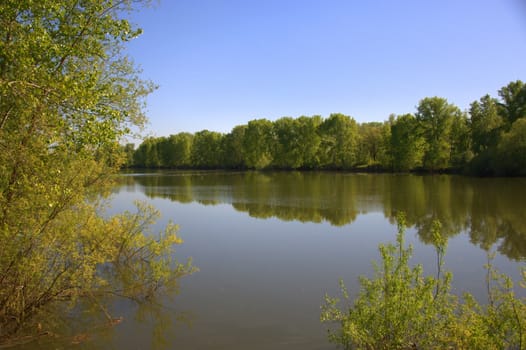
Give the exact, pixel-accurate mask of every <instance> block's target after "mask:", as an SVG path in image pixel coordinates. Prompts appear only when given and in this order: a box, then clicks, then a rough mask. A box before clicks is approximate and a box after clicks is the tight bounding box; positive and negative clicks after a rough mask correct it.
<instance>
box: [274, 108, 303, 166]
mask: <svg viewBox="0 0 526 350" xmlns="http://www.w3.org/2000/svg"><path fill="white" fill-rule="evenodd" d="M298 127H299V124H298V122H297V120H296V119H293V118H290V117H283V118H280V119H278V120H276V121H275V122H273V123H272V130H273V135H274V137H275V142H274V145H273V152H272V153H273V162H272V164H273V165H274V166H275V167H277V168H282V169H297V168H299V167H301V166H302V165H303V157H302V152H301V146H302V145H301V144H300V143H299V141H300V140H299V135H298V133H299V130H298Z"/></svg>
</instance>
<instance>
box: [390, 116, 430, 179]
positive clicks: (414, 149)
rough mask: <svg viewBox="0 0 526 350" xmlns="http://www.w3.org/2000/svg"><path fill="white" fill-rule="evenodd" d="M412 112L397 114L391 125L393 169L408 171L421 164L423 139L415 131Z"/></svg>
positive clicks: (414, 119) (415, 122)
mask: <svg viewBox="0 0 526 350" xmlns="http://www.w3.org/2000/svg"><path fill="white" fill-rule="evenodd" d="M417 123H418V122H417V120H416V118H415V117H414V116H413V115H412V114H404V115H401V116H398V117H397V118H396V119H395V120H394V121H393V122H392V125H391V139H390V141H391V142H390V143H391V147H390V149H391V161H392V168H393V170H395V171H409V170H412V169H415V168H417V167H420V166H421V165H422V158H423V155H424V146H425V141H424V139H423V137H422V136H420V135H419V134H418V132H417V125H418V124H417Z"/></svg>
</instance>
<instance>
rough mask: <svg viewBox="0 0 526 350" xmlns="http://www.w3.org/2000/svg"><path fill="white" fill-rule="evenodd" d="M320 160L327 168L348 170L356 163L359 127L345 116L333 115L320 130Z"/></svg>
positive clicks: (324, 122) (322, 124) (321, 125)
mask: <svg viewBox="0 0 526 350" xmlns="http://www.w3.org/2000/svg"><path fill="white" fill-rule="evenodd" d="M318 131H319V135H320V139H321V142H320V147H319V158H320V162H321V165H322V166H323V167H327V168H336V169H348V168H350V167H352V166H353V165H354V164H355V163H356V160H357V158H356V153H357V139H358V125H357V124H356V121H355V120H354V119H353V118H351V117H349V116H346V115H343V114H331V115H330V116H329V118H327V119H325V120H324V121H323V122H322V123H321V124H320V127H319V128H318Z"/></svg>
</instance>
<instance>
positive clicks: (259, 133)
mask: <svg viewBox="0 0 526 350" xmlns="http://www.w3.org/2000/svg"><path fill="white" fill-rule="evenodd" d="M499 96H500V97H501V99H500V100H499V99H496V98H493V97H491V96H490V95H485V96H483V97H482V98H481V99H480V100H479V101H474V102H473V103H472V104H471V106H470V109H469V114H468V113H463V112H461V111H460V109H459V108H458V107H457V106H455V105H453V104H451V103H449V102H448V101H447V100H446V99H445V98H441V97H427V98H424V99H422V100H421V101H420V103H419V104H418V106H417V110H416V113H415V114H410V113H407V114H402V115H399V116H395V115H391V116H390V117H389V120H388V121H386V122H384V123H378V122H369V123H361V124H359V123H357V122H356V121H355V120H354V119H353V118H351V117H349V116H346V115H343V114H331V115H330V116H329V117H328V118H322V117H321V116H318V115H315V116H312V117H307V116H301V117H299V118H291V117H283V118H279V119H277V120H275V121H269V120H267V119H257V120H251V121H249V122H248V124H246V125H238V126H235V127H234V128H233V129H232V131H231V132H230V133H227V134H219V133H214V134H213V135H212V134H210V133H213V132H210V131H208V130H204V131H200V132H198V133H196V134H195V135H193V134H189V133H180V134H176V135H171V136H170V137H169V138H166V137H158V138H148V139H146V140H144V142H143V143H142V144H141V145H140V146H139V147H138V149H137V150H136V151H135V153H134V157H133V158H134V162H133V165H134V166H136V167H148V168H201V169H209V168H216V169H246V168H248V169H289V170H295V169H343V170H363V169H366V170H371V169H374V170H384V171H394V172H408V171H415V170H417V171H422V170H423V171H428V172H437V171H438V172H442V171H454V172H462V171H466V172H469V173H471V174H475V175H483V176H485V175H512V176H513V175H521V176H522V175H524V174H526V170H525V169H526V165H525V164H524V162H522V160H521V158H520V154H521V151H520V147H521V146H520V140H518V138H520V137H522V135H523V130H522V128H521V127H520V125H521V123H518V124H516V122H518V121H519V120H522V119H524V117H525V116H526V115H525V112H524V111H526V97H525V96H526V86H525V85H524V83H522V82H521V81H520V80H518V81H515V82H511V83H509V84H508V85H507V86H505V87H503V88H501V89H500V90H499ZM512 129H513V130H512ZM205 134H207V135H208V137H202V136H205ZM183 136H184V137H183ZM195 136H199V137H198V139H199V141H200V142H195V141H194V142H192V141H191V139H192V138H194V137H195ZM504 136H505V137H504ZM183 139H184V140H185V141H184V142H185V143H184V147H183V146H182V144H181V142H182V140H183ZM511 139H513V140H518V141H519V146H518V148H517V149H513V145H512V144H511V143H510V140H511ZM175 144H177V145H178V146H177V147H176V146H175ZM197 147H199V150H194V148H197ZM508 151H510V152H508ZM188 154H193V156H192V157H191V159H190V158H189V156H188ZM510 154H512V155H513V156H511V155H510ZM514 155H518V158H517V159H518V160H519V161H518V162H516V164H513V161H514V158H513V157H514ZM183 159H184V160H183Z"/></svg>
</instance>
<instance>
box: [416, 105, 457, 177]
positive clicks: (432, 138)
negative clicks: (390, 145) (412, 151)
mask: <svg viewBox="0 0 526 350" xmlns="http://www.w3.org/2000/svg"><path fill="white" fill-rule="evenodd" d="M415 116H416V119H417V121H418V124H419V130H420V134H421V135H422V136H423V137H424V140H425V141H426V149H425V152H424V167H425V168H426V169H428V170H430V171H435V170H441V169H447V168H449V167H450V166H451V148H452V144H451V129H452V126H453V123H454V120H455V118H461V117H462V112H461V111H460V109H459V108H458V107H456V106H455V105H452V104H450V103H448V102H447V100H446V99H444V98H440V97H426V98H424V99H423V100H421V101H420V103H419V104H418V107H417V112H416V115H415Z"/></svg>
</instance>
